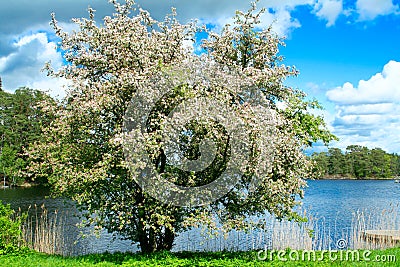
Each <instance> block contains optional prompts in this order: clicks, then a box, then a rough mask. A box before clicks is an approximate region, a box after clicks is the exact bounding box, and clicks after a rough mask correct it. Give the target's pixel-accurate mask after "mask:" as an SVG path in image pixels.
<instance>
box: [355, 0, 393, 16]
mask: <svg viewBox="0 0 400 267" xmlns="http://www.w3.org/2000/svg"><path fill="white" fill-rule="evenodd" d="M356 8H357V12H358V13H359V16H360V20H372V19H374V18H376V17H377V16H381V15H388V14H391V13H395V12H398V11H399V6H398V5H394V4H393V2H392V0H358V1H357V3H356Z"/></svg>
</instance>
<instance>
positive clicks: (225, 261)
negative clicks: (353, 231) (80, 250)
mask: <svg viewBox="0 0 400 267" xmlns="http://www.w3.org/2000/svg"><path fill="white" fill-rule="evenodd" d="M363 252H364V251H359V253H360V260H357V259H356V258H354V259H355V260H346V257H345V256H343V257H342V260H341V259H340V258H341V257H340V252H338V253H337V254H336V255H337V260H335V261H332V259H331V258H330V256H329V254H328V253H325V254H324V255H323V260H320V258H321V257H322V256H321V254H322V252H321V251H319V252H316V260H312V258H311V259H310V260H308V259H307V257H306V258H305V259H306V260H302V259H301V255H302V252H301V251H289V250H286V251H285V255H281V256H282V257H281V258H286V259H287V261H282V260H280V259H278V258H277V255H276V253H275V254H274V257H275V258H274V259H272V261H271V259H270V257H269V256H268V258H267V260H265V261H261V260H260V259H259V258H258V253H257V252H256V251H251V252H213V253H209V252H206V253H203V252H180V253H171V252H163V253H154V254H150V255H145V254H139V253H138V254H133V253H114V254H110V253H103V254H92V255H85V256H78V257H62V256H56V255H47V254H42V253H37V252H24V253H17V254H12V255H3V256H0V266H23V267H28V266H43V267H50V266H57V267H58V266H399V264H400V248H392V249H386V250H374V251H372V252H371V254H370V255H368V259H370V260H369V261H366V260H364V259H363V256H362V255H363ZM342 253H343V255H345V253H346V251H342ZM268 255H270V254H268ZM290 255H291V256H290ZM349 255H351V254H349ZM298 256H299V260H290V257H292V259H295V258H297V257H298ZM389 256H390V257H389ZM331 257H332V256H331ZM389 258H390V260H389ZM349 259H351V256H349ZM380 259H386V260H385V261H386V262H383V261H382V260H380ZM378 260H379V261H378Z"/></svg>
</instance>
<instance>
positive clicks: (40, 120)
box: [0, 87, 54, 185]
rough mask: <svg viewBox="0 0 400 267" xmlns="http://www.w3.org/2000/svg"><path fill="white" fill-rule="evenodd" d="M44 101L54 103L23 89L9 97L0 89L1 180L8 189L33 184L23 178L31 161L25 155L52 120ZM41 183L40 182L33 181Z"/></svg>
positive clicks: (43, 94)
mask: <svg viewBox="0 0 400 267" xmlns="http://www.w3.org/2000/svg"><path fill="white" fill-rule="evenodd" d="M43 100H48V101H54V100H52V98H51V97H50V96H48V95H47V94H46V93H44V92H42V91H39V90H34V89H30V88H26V87H22V88H19V89H17V90H16V91H15V92H14V93H8V92H6V91H4V90H2V89H1V88H0V178H1V182H2V183H3V182H4V181H5V183H6V184H7V185H17V184H19V183H22V182H24V181H28V182H32V181H30V180H29V178H28V177H26V176H24V175H23V172H24V170H25V168H26V167H27V166H28V165H29V161H30V159H29V158H28V156H27V155H26V154H25V153H24V151H25V149H26V148H27V147H28V146H29V145H30V144H33V143H35V142H36V141H39V140H40V138H41V136H42V134H41V128H42V127H43V126H45V125H47V124H48V123H49V122H50V120H51V118H50V117H49V115H48V114H47V113H46V112H45V111H44V110H43V107H42V106H41V104H40V103H42V101H43ZM36 182H39V183H40V182H43V181H36Z"/></svg>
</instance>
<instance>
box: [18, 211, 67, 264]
mask: <svg viewBox="0 0 400 267" xmlns="http://www.w3.org/2000/svg"><path fill="white" fill-rule="evenodd" d="M66 220H67V216H66V215H65V214H61V215H60V214H58V211H57V210H55V211H54V212H50V213H49V211H48V210H47V209H46V207H45V206H44V205H42V206H40V207H38V206H37V205H36V204H35V205H34V206H33V209H31V206H30V207H29V209H28V217H27V220H26V222H25V223H24V224H23V226H22V234H23V237H24V239H25V241H26V244H27V246H28V247H29V248H31V249H33V250H35V251H38V252H43V253H47V254H58V255H64V256H67V255H71V253H72V246H73V242H72V243H71V242H70V240H68V238H67V237H66V231H65V225H66Z"/></svg>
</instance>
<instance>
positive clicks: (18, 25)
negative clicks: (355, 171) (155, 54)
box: [0, 0, 400, 153]
mask: <svg viewBox="0 0 400 267" xmlns="http://www.w3.org/2000/svg"><path fill="white" fill-rule="evenodd" d="M138 3H139V4H140V5H141V6H142V7H143V8H145V9H147V10H149V11H150V13H151V14H152V16H153V17H155V18H157V19H162V18H163V17H164V16H165V14H167V13H169V11H170V7H171V6H174V7H176V8H177V12H178V18H179V19H180V20H181V22H187V21H188V20H189V19H191V18H197V19H199V21H200V22H202V23H207V24H210V25H215V26H216V27H217V28H218V27H219V26H221V25H222V24H224V23H226V22H229V21H230V18H231V17H232V16H233V14H234V11H235V10H237V9H241V10H246V9H248V7H249V3H248V2H246V1H243V0H220V1H214V0H202V1H199V0H192V1H187V0H165V1H157V0H146V1H145V0H138ZM89 5H90V6H92V7H93V8H94V9H96V10H97V17H98V18H102V17H103V16H105V15H109V14H111V13H112V10H113V9H112V6H111V5H110V4H108V3H107V1H106V0H69V1H67V0H58V1H54V0H35V1H31V0H13V1H7V2H4V3H2V5H1V7H0V77H1V78H2V80H3V88H4V89H6V90H8V91H14V90H15V89H16V88H18V87H21V86H29V87H32V88H38V89H44V90H49V91H50V93H51V94H52V95H53V96H55V95H61V96H62V95H63V89H62V86H63V85H64V84H65V81H62V80H54V79H49V78H47V77H46V76H45V74H44V73H41V72H40V70H41V68H42V67H43V65H44V63H45V62H46V61H49V60H51V61H52V63H53V65H54V66H55V67H57V66H61V65H62V64H63V60H62V55H61V53H60V51H57V50H55V49H54V47H55V43H56V42H57V40H56V39H55V36H54V33H53V31H52V30H51V28H50V26H49V21H50V13H51V12H55V13H56V16H57V19H58V21H60V23H61V25H62V26H63V27H64V28H65V29H66V30H70V29H73V28H74V26H73V24H72V23H71V18H73V17H82V16H86V15H87V14H86V9H87V7H88V6H89ZM258 6H259V7H266V8H267V10H268V11H267V13H266V14H265V15H264V16H263V18H262V25H263V26H267V25H269V24H271V23H272V22H274V24H273V25H274V26H273V27H274V30H275V31H276V32H277V33H278V34H279V35H281V36H286V37H287V40H286V47H282V48H281V54H282V55H283V56H284V57H285V61H284V63H285V64H288V65H294V66H296V68H297V69H298V70H299V71H300V75H299V76H298V77H296V78H290V79H288V80H287V81H286V83H287V84H288V85H291V86H293V87H296V88H300V89H302V90H304V91H305V92H306V93H307V94H308V95H309V97H310V98H316V99H318V100H319V101H320V102H321V103H322V104H323V106H324V107H325V110H324V111H321V112H319V113H318V114H321V115H323V116H324V117H325V119H326V121H327V123H328V125H329V128H330V129H331V130H332V131H333V133H335V134H336V135H337V136H338V137H339V138H340V141H339V142H337V143H333V144H332V146H337V147H341V148H345V147H346V146H347V145H350V144H359V145H365V146H368V147H370V148H373V147H381V148H383V149H385V150H387V151H389V152H395V153H400V135H399V132H400V45H399V44H400V0H393V1H392V0H351V1H348V0H260V2H259V3H258ZM317 149H318V147H317Z"/></svg>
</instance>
